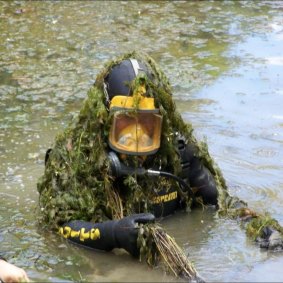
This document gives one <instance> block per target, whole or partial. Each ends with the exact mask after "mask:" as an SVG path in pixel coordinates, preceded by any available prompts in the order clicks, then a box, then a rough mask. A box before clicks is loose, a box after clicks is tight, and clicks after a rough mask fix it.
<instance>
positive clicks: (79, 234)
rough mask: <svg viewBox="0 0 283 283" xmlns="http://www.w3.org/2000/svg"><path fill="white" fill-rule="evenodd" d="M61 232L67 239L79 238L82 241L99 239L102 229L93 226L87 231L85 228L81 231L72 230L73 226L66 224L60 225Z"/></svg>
mask: <svg viewBox="0 0 283 283" xmlns="http://www.w3.org/2000/svg"><path fill="white" fill-rule="evenodd" d="M59 234H60V235H62V236H63V237H64V238H65V239H68V238H79V239H80V241H81V242H84V241H85V240H88V239H91V240H97V239H99V238H100V231H99V229H97V228H92V229H91V230H89V231H87V232H85V228H81V229H80V230H79V231H76V230H72V228H71V227H68V226H65V227H60V229H59Z"/></svg>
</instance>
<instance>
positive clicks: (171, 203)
mask: <svg viewBox="0 0 283 283" xmlns="http://www.w3.org/2000/svg"><path fill="white" fill-rule="evenodd" d="M178 152H179V155H180V158H181V165H182V173H181V176H179V177H181V178H182V179H183V180H184V181H185V182H187V183H188V184H189V185H190V186H191V187H192V188H196V192H195V196H196V197H197V196H201V197H202V200H203V203H204V204H206V205H208V204H211V205H217V188H216V184H215V181H214V179H213V176H212V175H211V173H210V172H209V170H208V169H207V168H206V167H205V166H204V165H203V164H202V162H201V161H200V159H199V158H198V157H197V151H196V148H195V147H194V146H192V145H186V143H185V141H184V140H183V139H182V138H179V139H178ZM116 181H119V180H116ZM180 207H181V202H180V196H179V195H178V193H177V191H176V190H174V189H171V190H169V191H165V190H163V191H162V190H161V191H160V192H159V194H158V196H157V197H156V198H155V200H154V203H153V204H152V210H153V211H152V213H153V214H154V216H155V217H165V216H168V215H170V214H173V213H174V212H175V211H176V210H177V209H179V208H180ZM154 216H153V215H152V214H145V213H142V214H135V215H132V216H128V217H124V218H123V219H122V220H112V221H106V222H102V223H91V222H86V221H80V220H74V221H71V222H69V223H66V224H65V225H63V226H62V227H61V228H60V231H59V232H60V234H62V235H63V236H64V237H65V238H67V239H69V240H71V241H73V242H76V243H78V244H81V245H84V246H88V247H91V248H95V249H99V250H106V251H108V250H112V249H113V248H124V249H125V250H127V251H128V252H129V253H131V254H132V255H134V256H137V255H138V253H139V252H138V250H137V244H136V240H137V230H136V229H135V227H136V223H146V222H151V221H153V220H154Z"/></svg>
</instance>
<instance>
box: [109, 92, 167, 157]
mask: <svg viewBox="0 0 283 283" xmlns="http://www.w3.org/2000/svg"><path fill="white" fill-rule="evenodd" d="M110 113H111V114H112V115H113V117H112V123H111V127H110V133H109V146H110V147H111V148H112V149H113V150H115V151H117V152H120V153H123V154H127V155H143V156H144V155H150V154H154V153H156V152H157V150H158V149H159V147H160V136H161V126H162V116H161V115H160V114H159V109H156V108H155V106H154V98H151V97H144V96H141V95H137V96H122V95H121V96H119V95H117V96H114V97H113V98H112V100H111V103H110Z"/></svg>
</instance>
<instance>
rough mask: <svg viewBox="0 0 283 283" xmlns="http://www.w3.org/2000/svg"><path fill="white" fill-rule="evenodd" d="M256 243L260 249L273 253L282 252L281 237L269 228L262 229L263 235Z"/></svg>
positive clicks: (282, 240)
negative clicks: (272, 251)
mask: <svg viewBox="0 0 283 283" xmlns="http://www.w3.org/2000/svg"><path fill="white" fill-rule="evenodd" d="M258 241H259V244H260V247H261V248H265V249H269V250H274V251H282V250H283V236H282V235H281V234H280V233H279V232H278V231H277V230H275V229H274V228H272V227H270V226H266V227H264V228H263V235H262V237H261V238H260V239H259V240H258Z"/></svg>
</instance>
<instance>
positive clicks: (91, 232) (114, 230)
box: [59, 213, 155, 257]
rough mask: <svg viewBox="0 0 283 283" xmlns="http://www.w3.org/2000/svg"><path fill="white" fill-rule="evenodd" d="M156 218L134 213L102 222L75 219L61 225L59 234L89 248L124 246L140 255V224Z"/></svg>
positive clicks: (133, 253) (108, 249)
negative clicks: (138, 245) (138, 244)
mask: <svg viewBox="0 0 283 283" xmlns="http://www.w3.org/2000/svg"><path fill="white" fill-rule="evenodd" d="M154 220H155V217H154V215H152V214H150V213H141V214H133V215H130V216H128V217H124V218H123V219H121V220H111V221H106V222H101V223H92V222H89V221H82V220H73V221H70V222H68V223H65V224H64V225H63V226H62V227H60V229H59V234H60V235H62V236H63V237H64V238H66V239H68V240H70V241H72V242H74V243H77V244H80V245H84V246H87V247H89V248H93V249H98V250H103V251H111V250H112V249H114V248H122V249H125V250H126V251H127V252H129V253H130V254H131V255H133V256H135V257H137V256H138V255H139V250H138V247H137V238H138V224H139V223H150V222H153V221H154Z"/></svg>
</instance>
